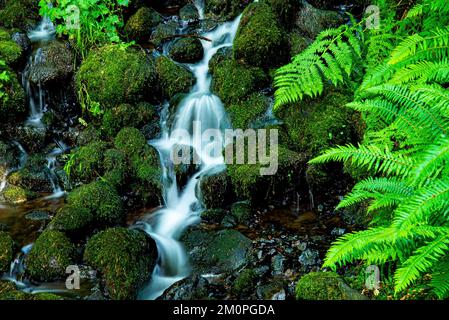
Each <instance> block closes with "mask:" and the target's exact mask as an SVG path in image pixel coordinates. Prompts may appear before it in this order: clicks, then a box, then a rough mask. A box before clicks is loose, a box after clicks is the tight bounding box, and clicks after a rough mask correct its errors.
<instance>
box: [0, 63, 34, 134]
mask: <svg viewBox="0 0 449 320" xmlns="http://www.w3.org/2000/svg"><path fill="white" fill-rule="evenodd" d="M3 71H6V74H7V75H8V77H9V80H8V81H2V84H3V86H4V88H3V90H4V92H5V93H6V95H5V96H3V97H1V98H0V125H2V124H6V123H11V122H12V123H15V122H20V121H21V120H23V118H24V116H25V115H26V111H27V108H26V104H25V101H26V96H25V91H24V90H23V88H22V86H21V85H20V83H19V81H18V80H17V76H16V74H15V73H14V72H13V71H12V70H10V69H9V68H7V67H2V66H0V74H1V73H2V72H3Z"/></svg>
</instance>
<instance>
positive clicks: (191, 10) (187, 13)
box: [179, 3, 200, 21]
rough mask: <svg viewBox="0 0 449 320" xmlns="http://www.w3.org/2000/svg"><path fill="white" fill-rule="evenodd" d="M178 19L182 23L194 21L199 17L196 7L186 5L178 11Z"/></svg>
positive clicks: (189, 4) (190, 4)
mask: <svg viewBox="0 0 449 320" xmlns="http://www.w3.org/2000/svg"><path fill="white" fill-rule="evenodd" d="M179 17H180V18H181V20H184V21H195V20H198V19H199V17H200V15H199V13H198V9H197V8H196V6H195V5H193V4H192V3H188V4H186V5H185V6H184V7H182V8H181V10H179Z"/></svg>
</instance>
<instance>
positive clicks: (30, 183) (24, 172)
mask: <svg viewBox="0 0 449 320" xmlns="http://www.w3.org/2000/svg"><path fill="white" fill-rule="evenodd" d="M50 174H51V173H50V170H49V169H48V167H47V159H46V158H45V157H44V156H43V155H39V154H35V155H32V156H30V157H28V159H27V162H26V164H25V166H24V167H23V168H21V169H20V170H18V171H16V172H14V173H12V174H10V175H9V176H8V182H9V183H10V184H13V185H15V186H18V187H21V188H23V189H26V190H30V191H33V192H41V193H50V192H52V191H53V186H52V184H51V182H50V179H49V176H50Z"/></svg>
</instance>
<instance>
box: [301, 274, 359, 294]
mask: <svg viewBox="0 0 449 320" xmlns="http://www.w3.org/2000/svg"><path fill="white" fill-rule="evenodd" d="M296 298H297V299H299V300H366V299H367V298H366V297H365V296H363V295H362V294H360V293H358V292H357V291H355V290H353V289H351V288H350V287H348V285H347V284H345V283H344V281H343V279H342V278H341V277H340V276H339V275H338V274H336V273H334V272H311V273H309V274H306V275H305V276H303V277H301V279H299V281H298V283H297V284H296Z"/></svg>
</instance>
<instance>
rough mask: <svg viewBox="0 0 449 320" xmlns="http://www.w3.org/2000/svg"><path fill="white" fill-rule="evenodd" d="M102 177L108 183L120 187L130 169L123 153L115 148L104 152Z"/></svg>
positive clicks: (127, 176)
mask: <svg viewBox="0 0 449 320" xmlns="http://www.w3.org/2000/svg"><path fill="white" fill-rule="evenodd" d="M103 168H104V172H105V174H104V176H103V179H104V180H105V181H107V182H108V183H109V184H110V185H112V186H114V187H116V188H120V187H122V186H123V184H124V183H125V181H126V180H127V179H128V178H129V176H130V169H129V165H128V162H127V160H126V156H125V154H124V153H123V152H122V151H120V150H116V149H109V150H107V151H106V152H105V154H104V162H103Z"/></svg>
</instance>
